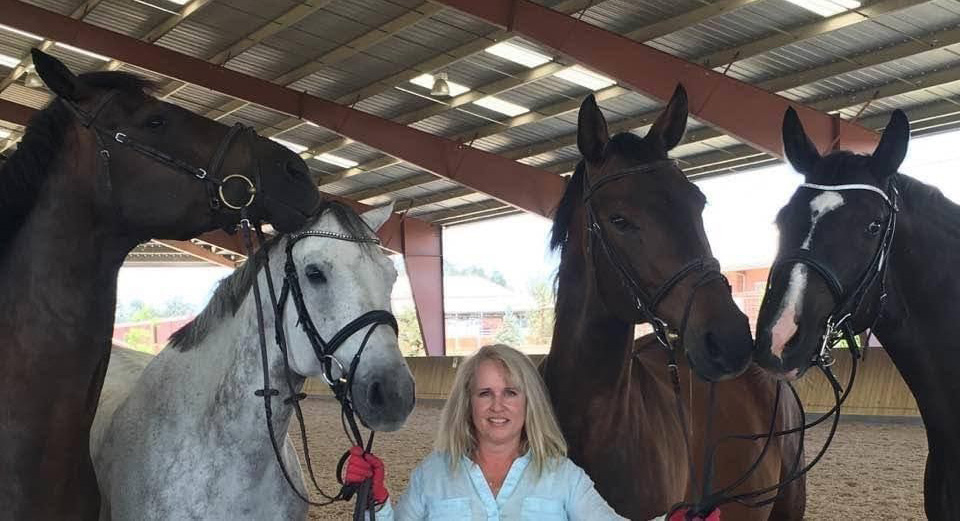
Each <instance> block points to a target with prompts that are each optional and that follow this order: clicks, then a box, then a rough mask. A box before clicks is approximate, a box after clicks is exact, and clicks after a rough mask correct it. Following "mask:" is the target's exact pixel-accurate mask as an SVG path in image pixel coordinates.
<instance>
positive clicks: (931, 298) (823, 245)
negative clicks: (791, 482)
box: [755, 109, 960, 520]
mask: <svg viewBox="0 0 960 521" xmlns="http://www.w3.org/2000/svg"><path fill="white" fill-rule="evenodd" d="M909 139H910V126H909V122H908V121H907V117H906V115H905V114H904V113H903V112H902V111H899V110H898V111H895V112H894V113H893V116H892V117H891V119H890V123H889V124H888V125H887V128H886V129H885V130H884V132H883V136H882V138H881V140H880V144H879V145H878V146H877V148H876V150H875V151H874V153H873V155H872V156H864V155H855V154H852V153H850V152H833V153H831V154H828V155H826V156H824V157H821V156H820V154H819V152H817V149H816V147H815V146H814V145H813V143H812V142H811V141H810V139H809V138H808V137H807V136H806V133H805V132H804V130H803V126H802V125H801V123H800V119H799V118H798V117H797V114H796V112H795V111H793V110H792V109H791V110H788V111H787V113H786V116H785V118H784V122H783V143H784V150H785V152H786V156H787V159H788V160H789V161H790V164H791V165H793V168H794V169H795V170H797V172H800V173H801V174H803V175H804V177H805V183H803V184H802V185H800V187H799V188H798V189H797V191H796V192H795V193H794V195H793V197H792V198H791V199H790V201H789V202H788V203H787V205H786V206H785V207H784V208H783V209H782V210H781V211H780V214H779V215H778V217H777V225H778V227H779V229H780V247H779V252H778V254H777V260H776V264H775V265H774V267H773V269H772V273H771V279H770V284H769V287H768V289H767V293H766V295H765V297H764V300H763V304H762V306H761V308H760V317H759V322H758V325H757V352H756V355H755V356H756V359H757V361H758V362H759V363H760V365H762V366H763V367H765V368H767V369H768V370H770V371H772V372H774V373H776V374H777V375H779V376H782V377H786V378H796V377H799V376H800V375H802V374H803V372H804V371H805V370H806V369H807V368H809V367H810V366H811V365H812V364H813V363H823V362H824V360H825V358H827V357H829V349H828V348H827V349H824V348H823V346H824V343H825V340H827V341H828V340H830V337H835V336H836V335H838V333H839V332H840V331H842V330H844V328H848V327H849V329H850V330H851V331H853V332H860V331H863V330H864V329H867V328H870V327H872V329H873V331H874V332H875V333H876V336H877V338H878V339H879V340H880V341H881V342H882V343H883V346H884V347H885V348H886V349H887V351H888V352H889V353H890V356H891V358H892V359H893V361H894V363H895V364H896V365H897V368H898V369H899V371H900V374H901V375H902V376H903V378H904V380H906V382H907V385H909V386H910V390H911V391H912V392H913V395H914V396H915V397H916V399H917V403H918V405H919V407H920V413H921V415H922V416H923V421H924V424H925V425H926V428H927V441H928V445H929V449H930V452H929V454H928V457H927V471H926V479H925V483H924V496H925V508H926V513H927V516H928V517H929V518H930V519H933V520H948V519H949V520H957V519H960V468H958V467H957V464H958V462H960V402H958V401H955V399H956V397H957V396H960V374H958V371H960V349H958V347H957V341H956V338H957V335H958V334H960V321H958V320H957V317H956V308H954V307H953V304H954V303H955V302H956V301H957V300H958V299H960V279H958V278H957V277H955V276H954V275H953V273H952V268H954V267H956V266H960V207H958V206H957V205H955V204H953V203H952V202H950V201H949V200H948V199H947V198H946V197H944V195H943V194H942V193H941V192H940V191H939V190H937V189H936V188H933V187H931V186H928V185H925V184H923V183H921V182H919V181H917V180H915V179H912V178H910V177H908V176H905V175H903V174H899V173H897V170H898V169H899V167H900V164H901V162H902V161H903V158H904V156H905V155H906V152H907V143H908V141H909Z"/></svg>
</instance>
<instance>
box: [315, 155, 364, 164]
mask: <svg viewBox="0 0 960 521" xmlns="http://www.w3.org/2000/svg"><path fill="white" fill-rule="evenodd" d="M313 158H314V159H317V160H319V161H323V162H324V163H330V164H331V165H336V166H339V167H341V168H353V167H355V166H357V165H358V164H360V163H357V162H356V161H351V160H349V159H347V158H345V157H340V156H335V155H333V154H329V153H324V154H317V155H315V156H313Z"/></svg>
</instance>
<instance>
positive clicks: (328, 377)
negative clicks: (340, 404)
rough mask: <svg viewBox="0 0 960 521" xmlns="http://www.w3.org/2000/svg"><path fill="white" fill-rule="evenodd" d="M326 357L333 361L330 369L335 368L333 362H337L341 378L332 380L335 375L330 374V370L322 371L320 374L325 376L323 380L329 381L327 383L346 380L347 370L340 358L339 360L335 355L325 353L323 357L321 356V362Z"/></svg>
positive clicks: (332, 383)
mask: <svg viewBox="0 0 960 521" xmlns="http://www.w3.org/2000/svg"><path fill="white" fill-rule="evenodd" d="M324 359H326V360H330V361H331V362H332V363H331V364H330V369H333V364H337V369H339V370H340V378H338V379H337V380H336V381H332V380H331V379H330V378H331V377H332V376H333V375H332V374H330V371H320V375H321V376H322V377H323V380H324V381H325V382H327V385H334V384H336V383H338V382H344V377H345V376H346V374H347V370H346V369H345V368H344V367H343V364H342V363H340V360H337V357H335V356H333V355H323V357H322V358H320V362H321V363H323V360H324Z"/></svg>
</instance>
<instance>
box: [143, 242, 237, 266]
mask: <svg viewBox="0 0 960 521" xmlns="http://www.w3.org/2000/svg"><path fill="white" fill-rule="evenodd" d="M154 242H157V243H159V244H162V245H164V246H166V247H167V248H170V249H173V250H177V251H179V252H180V253H185V254H187V255H190V256H191V257H196V258H198V259H200V260H203V261H206V262H209V263H211V264H216V265H218V266H224V267H227V268H236V267H237V263H236V262H235V261H233V260H230V259H228V258H226V257H224V256H223V255H217V254H216V253H213V252H212V251H210V250H208V249H206V248H204V247H203V246H199V245H197V244H194V243H192V242H190V241H174V240H156V241H154Z"/></svg>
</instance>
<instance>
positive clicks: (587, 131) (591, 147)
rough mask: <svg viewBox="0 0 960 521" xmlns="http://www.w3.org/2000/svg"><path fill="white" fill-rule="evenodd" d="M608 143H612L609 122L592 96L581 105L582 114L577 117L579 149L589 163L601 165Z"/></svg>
mask: <svg viewBox="0 0 960 521" xmlns="http://www.w3.org/2000/svg"><path fill="white" fill-rule="evenodd" d="M607 141H610V132H609V131H608V130H607V120H606V119H604V118H603V112H600V107H598V106H597V100H596V98H594V97H593V94H591V95H589V96H587V97H586V99H584V100H583V103H582V104H580V114H579V116H578V117H577V148H579V149H580V153H581V154H583V158H584V159H586V160H587V162H588V163H599V162H600V159H601V156H602V155H603V147H604V146H606V144H607Z"/></svg>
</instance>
